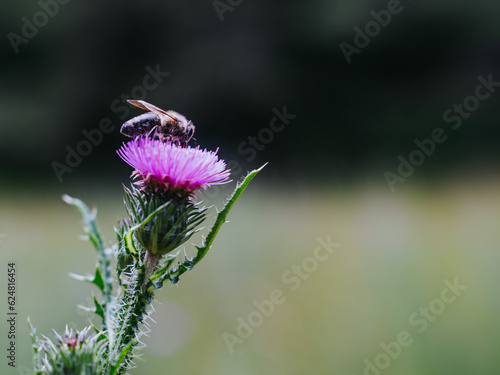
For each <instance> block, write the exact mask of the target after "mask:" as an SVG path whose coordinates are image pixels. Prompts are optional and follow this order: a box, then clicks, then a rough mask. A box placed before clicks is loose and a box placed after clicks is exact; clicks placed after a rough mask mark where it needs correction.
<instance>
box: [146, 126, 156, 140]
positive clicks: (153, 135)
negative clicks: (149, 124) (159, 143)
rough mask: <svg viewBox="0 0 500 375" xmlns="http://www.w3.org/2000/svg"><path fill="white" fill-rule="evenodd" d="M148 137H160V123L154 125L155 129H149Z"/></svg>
mask: <svg viewBox="0 0 500 375" xmlns="http://www.w3.org/2000/svg"><path fill="white" fill-rule="evenodd" d="M148 138H153V139H158V125H156V126H153V129H151V130H150V131H149V133H148Z"/></svg>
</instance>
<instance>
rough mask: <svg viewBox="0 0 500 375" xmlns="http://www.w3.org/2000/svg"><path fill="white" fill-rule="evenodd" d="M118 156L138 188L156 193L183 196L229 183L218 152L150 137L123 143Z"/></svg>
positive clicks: (223, 163) (227, 173) (224, 166)
mask: <svg viewBox="0 0 500 375" xmlns="http://www.w3.org/2000/svg"><path fill="white" fill-rule="evenodd" d="M118 155H120V157H121V158H122V159H123V160H124V161H125V162H127V163H128V164H129V165H130V166H132V167H133V168H135V171H134V172H133V174H132V175H133V176H134V177H138V178H139V181H137V182H136V184H137V185H139V186H142V187H146V188H147V189H149V190H153V191H155V192H160V193H163V192H168V193H175V194H177V195H180V196H186V195H190V194H192V193H194V192H195V191H196V190H199V189H201V188H206V187H208V186H210V185H220V184H225V183H228V182H230V180H229V174H230V171H229V170H228V169H226V163H225V162H224V161H223V160H221V159H219V158H218V157H217V151H215V152H214V151H207V150H201V149H200V148H199V147H196V148H191V147H186V148H181V147H178V146H175V145H173V144H171V143H164V142H161V141H159V140H154V139H151V138H139V139H138V140H133V141H130V142H128V143H124V144H123V145H122V147H121V148H120V149H119V150H118Z"/></svg>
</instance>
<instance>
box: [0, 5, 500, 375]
mask: <svg viewBox="0 0 500 375" xmlns="http://www.w3.org/2000/svg"><path fill="white" fill-rule="evenodd" d="M223 3H225V4H233V5H227V7H229V8H231V10H227V11H226V12H224V13H223V14H222V15H219V14H218V13H217V11H216V9H215V6H214V2H213V1H184V2H170V3H167V2H160V1H158V0H149V1H143V2H140V3H139V2H133V1H129V0H125V1H120V2H118V1H108V2H97V1H90V2H85V3H83V2H68V3H67V4H59V9H57V11H54V16H53V17H49V18H47V22H46V24H45V25H43V26H40V27H38V32H37V34H36V35H35V36H33V37H30V38H28V39H27V43H21V44H19V45H18V46H17V47H18V53H16V52H15V49H14V48H13V46H12V44H11V42H10V40H9V35H10V38H12V34H10V33H15V34H17V35H20V36H22V33H23V24H24V23H25V18H23V17H26V19H28V21H30V20H33V17H34V16H35V15H36V14H38V13H39V12H40V11H41V9H42V8H41V5H40V4H39V3H37V2H27V1H21V2H17V3H12V4H9V5H8V6H7V5H6V4H5V6H4V9H3V10H2V12H1V14H0V20H1V22H0V24H1V28H2V32H3V35H4V36H5V37H4V39H3V42H2V43H0V53H1V57H2V58H1V60H0V67H1V69H0V77H1V85H0V99H1V100H0V114H1V121H0V124H1V126H0V158H1V160H2V164H1V165H2V173H1V174H0V181H1V186H0V241H1V242H0V250H1V251H0V260H1V264H0V267H1V269H2V271H1V275H3V277H4V276H5V274H6V269H7V262H8V261H15V262H16V264H17V269H18V276H17V282H18V304H17V309H18V313H19V315H18V326H17V327H18V333H19V337H18V341H17V344H18V352H17V364H18V368H17V369H11V368H9V367H7V364H6V358H5V356H4V355H2V356H1V359H0V373H1V374H4V373H5V374H29V373H30V372H29V371H30V370H29V368H30V367H31V353H30V339H29V336H28V331H27V324H26V323H25V322H26V318H27V316H28V315H29V316H30V317H31V319H32V322H33V324H34V325H35V326H36V327H37V328H38V331H39V332H40V333H44V334H46V335H48V336H50V335H51V329H52V328H55V329H57V330H58V331H60V330H62V329H63V328H64V325H65V324H66V323H69V324H70V326H72V327H74V328H77V329H81V328H83V327H84V326H85V325H87V324H88V316H87V315H85V314H83V313H82V312H79V310H78V309H77V308H76V305H77V304H88V303H89V298H90V297H91V291H90V289H89V287H88V286H87V285H83V284H82V283H80V282H77V281H75V280H73V279H70V278H69V277H68V273H69V272H74V273H80V274H85V273H87V272H91V270H92V269H93V265H94V262H95V257H94V253H93V251H92V248H91V246H90V244H88V243H85V242H82V241H79V240H78V235H79V234H81V233H82V230H81V228H80V226H79V221H80V220H79V217H78V215H77V214H76V213H75V212H74V210H73V209H72V208H71V207H68V206H66V205H65V204H64V203H63V202H62V201H61V200H60V196H61V195H62V194H63V193H67V194H70V195H73V196H77V197H79V198H82V199H83V200H84V201H85V202H87V203H88V204H89V205H91V206H94V207H98V210H99V215H98V219H99V221H100V223H101V228H102V229H103V231H104V233H105V234H106V238H107V239H108V241H112V240H113V239H114V234H113V225H115V224H116V223H117V221H118V220H119V219H120V218H121V217H123V215H124V214H125V212H124V209H123V207H122V187H121V184H127V183H128V177H129V174H130V172H131V171H130V168H129V167H128V166H127V165H125V164H124V163H123V162H121V161H120V160H119V158H118V157H117V155H116V152H115V150H116V149H117V148H118V147H119V146H120V144H121V142H123V141H124V140H125V139H124V137H123V136H121V135H120V134H119V131H118V128H119V126H120V125H121V123H122V122H123V121H124V120H125V119H128V118H130V117H132V116H135V115H138V114H140V113H141V112H140V111H139V110H134V109H132V108H130V110H128V109H127V107H125V106H124V105H123V101H124V98H125V96H127V95H129V96H130V95H131V96H134V98H135V99H145V100H147V101H149V102H151V103H153V104H155V105H157V106H159V107H161V108H164V109H174V110H176V111H179V112H180V113H182V114H184V115H186V116H187V117H188V118H189V119H191V120H192V121H193V122H194V124H195V125H196V127H197V128H196V134H195V137H196V140H197V143H198V144H199V145H201V146H202V147H206V148H208V149H215V148H217V147H220V150H219V154H220V155H221V157H223V158H224V159H226V160H227V161H231V167H232V169H233V172H234V173H233V179H234V180H235V181H237V180H238V179H239V178H240V177H241V176H242V175H243V174H244V173H245V171H246V170H249V169H253V168H256V167H258V166H260V165H261V164H263V163H264V162H266V161H269V162H270V163H269V165H268V166H267V167H266V168H265V169H264V170H263V171H262V172H261V174H259V175H258V176H257V178H256V179H255V180H254V182H252V184H251V185H250V187H249V188H248V190H247V192H246V193H245V194H244V196H243V197H242V198H241V201H239V202H238V203H237V205H236V206H235V208H234V210H233V211H232V212H231V214H230V217H229V219H230V223H228V224H227V225H226V226H225V227H223V229H222V231H221V233H220V235H219V236H218V238H217V240H216V242H215V244H214V247H213V249H212V251H211V253H210V254H209V256H207V257H206V259H205V260H204V261H203V263H202V264H200V265H199V266H198V267H197V269H196V271H195V272H190V273H188V274H186V275H184V277H183V278H182V279H181V282H180V283H179V284H178V285H177V286H168V285H167V286H165V287H164V288H163V289H162V290H161V291H160V292H159V293H158V294H157V299H158V303H157V304H155V309H156V311H155V312H154V313H153V315H152V317H153V319H154V320H155V321H156V322H157V323H151V324H152V325H151V327H152V332H151V333H150V337H149V338H146V339H145V340H144V341H145V342H146V343H147V344H148V347H147V348H145V349H144V351H143V352H144V355H143V357H142V360H144V361H142V360H141V359H139V360H138V361H137V366H138V367H137V368H136V369H134V370H132V371H131V372H130V373H131V374H134V375H137V374H151V373H167V372H169V373H172V374H175V373H183V374H199V373H203V374H234V373H237V374H256V373H259V374H304V373H317V374H355V375H357V374H364V373H365V374H370V375H377V373H378V372H380V373H381V374H404V375H414V374H442V373H453V374H470V373H474V374H496V373H499V371H500V360H499V359H498V352H499V350H500V341H499V340H500V337H499V336H500V330H499V328H500V327H499V324H498V323H497V322H498V316H499V314H500V299H499V298H498V291H497V290H498V287H497V286H498V285H499V284H500V275H499V274H498V272H497V265H498V264H499V261H500V259H499V258H500V255H499V252H498V245H499V243H500V234H499V231H498V228H497V223H498V222H499V221H500V209H499V208H500V197H499V194H498V190H499V188H500V174H499V172H498V171H499V156H500V152H499V148H498V146H497V143H498V139H499V136H500V130H499V127H498V118H499V114H500V113H499V111H500V109H499V106H498V105H497V103H498V95H500V93H497V92H493V93H491V95H490V97H489V98H488V99H486V100H481V101H477V103H478V106H477V109H476V108H475V110H474V111H471V113H468V118H466V119H464V120H463V123H462V125H461V126H460V127H459V128H458V129H456V130H455V129H453V128H452V125H453V123H450V122H445V120H444V119H443V116H444V114H445V112H446V111H447V110H448V109H450V108H453V105H454V104H455V103H458V104H462V103H463V102H464V100H467V98H468V97H469V96H470V95H474V94H475V91H476V87H477V86H478V84H479V81H478V77H479V76H482V77H484V78H487V77H488V76H489V75H491V76H492V77H493V78H492V80H493V81H495V82H497V81H500V71H499V70H500V69H499V67H500V64H499V63H500V49H499V38H500V27H499V26H498V15H499V11H500V4H499V3H498V2H494V1H479V2H465V1H464V2H452V1H448V2H446V1H412V2H410V1H401V3H400V9H402V11H401V12H399V13H398V14H393V15H392V16H391V20H390V22H389V23H388V24H387V26H385V27H380V32H379V33H376V35H375V36H374V37H372V38H371V41H370V43H369V45H367V46H366V47H363V48H360V50H359V51H360V52H359V53H358V54H353V55H352V56H351V58H352V62H351V63H348V62H347V61H346V58H345V56H344V55H343V53H342V50H341V48H340V47H339V45H340V44H341V43H349V44H351V45H354V39H355V35H356V33H357V32H356V31H355V30H354V28H355V27H359V28H360V29H362V30H365V28H366V26H367V25H370V22H372V23H371V25H373V20H374V16H373V12H377V14H381V13H380V12H381V11H382V10H385V9H387V7H388V2H387V1H360V2H352V1H326V0H313V1H308V2H305V1H274V2H265V1H252V2H249V1H242V2H240V3H239V2H238V1H233V2H226V1H223ZM44 4H45V3H44ZM216 4H220V2H219V3H216ZM237 4H238V5H237ZM229 8H227V9H229ZM54 9H55V8H53V10H54ZM40 17H41V16H40ZM221 18H222V19H221ZM38 21H39V22H41V21H43V19H42V18H40V19H39V20H38ZM148 67H150V68H151V69H153V70H155V69H159V70H160V71H161V72H168V73H169V75H168V76H163V77H162V82H161V83H159V84H158V85H157V87H155V88H152V89H150V90H145V91H144V90H143V89H141V87H144V83H143V80H144V78H145V77H146V75H147V74H150V73H148V69H149V68H148ZM158 67H159V68H158ZM163 74H166V73H163ZM148 82H149V84H151V82H152V81H148ZM484 92H485V91H483V93H484ZM143 93H144V94H145V95H144V96H140V95H142V94H143ZM138 95H139V96H138ZM470 103H474V101H472V102H471V101H470V100H469V104H470ZM284 106H286V108H287V111H288V112H289V113H291V114H295V115H297V117H296V118H294V119H292V120H290V123H289V124H288V125H287V126H286V127H285V129H284V130H282V131H279V132H274V133H269V131H266V130H263V129H266V128H269V127H270V121H271V119H272V118H273V117H274V116H275V113H274V112H273V109H277V110H278V111H282V109H283V107H284ZM106 119H109V121H110V123H111V124H112V126H114V130H113V131H111V132H109V133H105V134H102V139H101V138H99V142H97V144H96V145H95V146H93V147H92V149H91V151H89V152H88V155H86V156H82V157H81V160H78V161H77V162H75V164H76V165H75V166H71V167H70V169H71V172H67V173H63V174H62V175H60V176H59V177H60V178H58V176H57V175H56V173H55V172H54V162H58V163H61V164H66V163H67V161H66V158H67V154H68V150H69V149H72V150H77V149H78V145H79V144H81V143H82V141H85V140H86V137H85V135H84V133H82V132H83V131H87V132H93V131H94V130H95V129H99V124H100V123H101V122H102V121H107V120H106ZM436 128H442V129H443V130H444V131H445V133H446V135H447V136H448V138H447V140H446V141H445V142H443V143H441V144H437V145H436V147H435V151H434V152H433V153H432V155H430V156H427V157H425V160H424V161H423V162H422V163H421V165H419V166H416V167H415V168H414V171H413V172H411V173H409V175H408V176H407V178H406V180H405V181H404V182H401V183H397V184H396V185H394V187H395V191H394V192H393V191H391V189H390V187H389V185H388V183H387V181H386V177H385V175H384V174H385V173H386V172H387V171H390V172H391V173H394V174H397V173H398V166H399V164H400V160H398V157H399V156H400V155H401V156H402V157H403V158H405V159H408V158H409V156H410V154H411V153H412V152H413V151H414V150H417V146H416V145H415V143H414V141H415V139H418V140H423V139H426V138H429V137H431V134H432V132H433V131H434V129H436ZM94 134H95V132H94ZM249 137H257V139H258V140H259V145H260V146H253V148H254V149H255V153H254V154H253V153H251V152H250V151H248V150H249V149H250V146H249V142H251V141H250V140H249ZM266 137H267V138H266ZM271 138H272V139H271ZM399 173H400V172H399ZM231 188H232V186H231V187H228V188H224V189H221V190H218V189H211V190H209V191H207V192H206V193H205V194H204V199H205V201H207V203H210V204H215V205H216V206H218V207H220V206H221V202H222V201H223V199H224V198H225V197H226V196H227V194H229V193H230V191H231ZM318 238H320V239H324V240H326V239H327V238H330V239H331V241H332V242H335V243H338V244H339V247H338V249H336V250H335V251H334V252H333V254H332V255H331V256H329V257H328V258H327V259H326V260H325V261H323V262H319V263H318V264H317V266H315V267H312V266H311V264H312V265H314V263H311V261H310V258H309V257H311V256H313V255H314V252H315V249H316V247H317V246H318ZM198 241H199V238H195V239H194V240H193V242H195V243H198ZM186 251H188V252H190V251H192V249H191V247H190V246H186ZM302 265H304V267H305V268H306V269H309V270H310V272H305V273H304V274H302V276H303V278H304V280H302V281H301V282H300V286H299V287H298V288H297V289H296V290H292V289H291V286H293V285H294V284H290V283H287V282H286V280H287V275H288V277H289V276H290V272H294V271H293V270H295V266H300V267H302ZM311 267H312V268H311ZM303 272H304V271H303ZM283 278H285V279H283ZM455 279H457V280H458V282H459V283H460V284H461V285H465V286H467V289H465V290H464V291H462V292H461V294H460V295H459V296H456V299H455V300H454V301H453V302H450V303H445V302H443V297H442V292H443V290H444V289H446V288H447V286H446V280H449V281H451V282H453V281H454V280H455ZM288 280H290V279H289V278H288ZM6 289H7V282H6V281H5V277H4V281H3V286H2V284H1V283H0V300H1V301H2V302H1V303H0V306H1V307H2V311H3V312H2V314H3V315H2V319H1V323H0V343H1V347H2V348H3V349H4V348H5V347H6V346H7V338H6V334H7V322H6V319H7V315H6V308H7V303H6V300H7V299H6V298H7V294H6V292H7V290H6ZM276 289H279V290H281V291H282V292H283V295H284V299H285V301H284V302H283V303H282V304H279V305H276V306H275V307H274V311H273V312H272V314H270V316H269V317H266V318H264V319H262V322H258V323H259V324H258V326H257V327H255V328H254V329H253V331H252V332H251V334H250V335H249V337H248V338H244V339H242V342H240V343H238V344H235V345H234V346H232V349H234V350H230V348H229V347H228V345H226V342H225V340H224V337H226V338H227V337H228V336H227V333H229V334H232V335H237V330H238V326H239V325H241V321H242V320H248V317H249V315H250V316H253V317H255V316H257V315H258V314H256V313H255V312H256V311H258V310H257V308H256V306H255V304H254V302H255V301H257V302H260V303H262V301H263V300H266V299H269V298H270V296H271V294H272V292H273V290H276ZM436 301H437V302H436ZM422 309H428V311H430V312H429V313H426V310H422ZM433 312H434V313H433ZM252 314H253V315H252ZM415 314H416V315H415ZM426 314H430V315H426ZM422 319H424V321H425V322H427V323H426V324H427V326H426V327H425V329H424V330H422V332H419V328H421V327H423V325H421V324H424V323H422ZM94 320H95V319H94ZM95 321H96V320H95ZM417 321H418V322H420V323H419V324H415V323H416V322H417ZM404 332H407V333H408V335H409V336H410V339H411V340H410V341H411V343H410V344H409V345H408V346H406V347H402V348H401V350H400V352H398V351H397V350H396V349H394V345H392V344H391V343H392V342H395V341H397V339H398V336H400V335H401V333H404ZM384 345H385V347H387V346H388V347H390V348H393V349H394V350H396V352H397V355H393V357H394V358H390V357H388V356H387V355H386V354H384V353H385V351H384V349H383V347H384ZM393 354H394V351H393ZM387 358H389V360H388V361H385V362H384V360H385V359H387ZM367 363H370V364H378V365H379V369H374V368H373V367H370V365H367ZM367 366H368V367H367ZM382 367H384V368H382Z"/></svg>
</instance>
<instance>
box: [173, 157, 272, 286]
mask: <svg viewBox="0 0 500 375" xmlns="http://www.w3.org/2000/svg"><path fill="white" fill-rule="evenodd" d="M266 165H267V163H266V164H264V165H263V166H262V167H260V168H258V169H255V170H253V171H251V172H249V173H248V174H247V175H246V177H245V178H244V179H243V181H242V182H241V183H238V184H237V185H236V188H235V189H234V192H233V194H232V195H231V197H230V198H229V199H228V201H227V202H226V204H225V205H224V207H223V208H222V210H221V211H220V212H219V213H218V215H217V218H216V219H215V222H214V224H213V225H212V228H211V229H210V231H209V232H208V234H207V237H206V238H205V240H204V242H203V244H202V245H200V246H195V247H196V250H197V252H196V255H195V256H194V258H193V259H192V260H188V259H186V260H185V261H184V263H183V264H181V265H180V266H179V267H177V268H175V269H172V270H171V271H170V272H169V277H170V281H171V283H172V284H175V283H177V282H178V281H179V276H180V275H182V274H183V273H184V272H186V271H189V270H190V269H192V268H193V267H194V266H195V265H196V264H197V263H199V262H200V261H201V260H202V259H203V257H204V256H205V255H206V253H207V252H208V250H210V247H211V246H212V243H213V241H214V239H215V236H217V233H218V232H219V230H220V228H221V227H222V224H224V223H225V222H226V217H227V215H228V214H229V211H230V210H231V208H232V207H233V205H234V203H235V202H236V201H237V200H238V198H239V197H240V196H241V194H242V193H243V191H245V189H246V187H247V186H248V184H249V183H250V181H252V179H253V178H254V177H255V176H256V175H257V173H259V172H260V171H261V170H262V169H263V168H264V167H265V166H266Z"/></svg>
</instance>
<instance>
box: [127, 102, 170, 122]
mask: <svg viewBox="0 0 500 375" xmlns="http://www.w3.org/2000/svg"><path fill="white" fill-rule="evenodd" d="M127 102H129V103H130V104H132V105H135V106H136V107H138V108H140V109H144V110H145V111H150V112H153V113H156V114H159V115H165V116H168V117H170V118H171V119H172V120H176V121H177V119H176V118H174V117H172V116H171V115H169V114H168V113H167V112H166V111H164V110H163V109H161V108H158V107H157V106H155V105H153V104H151V103H148V102H146V101H144V100H127Z"/></svg>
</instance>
